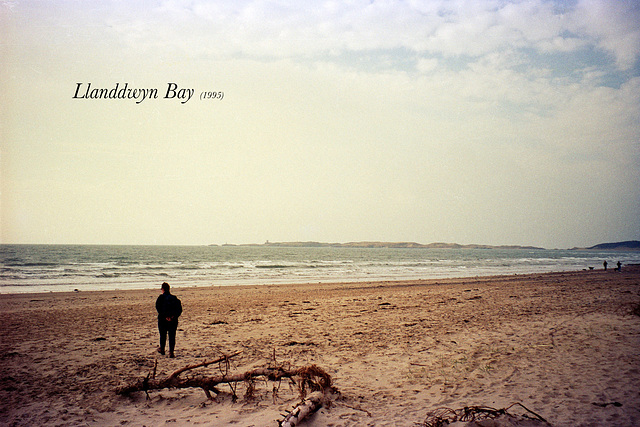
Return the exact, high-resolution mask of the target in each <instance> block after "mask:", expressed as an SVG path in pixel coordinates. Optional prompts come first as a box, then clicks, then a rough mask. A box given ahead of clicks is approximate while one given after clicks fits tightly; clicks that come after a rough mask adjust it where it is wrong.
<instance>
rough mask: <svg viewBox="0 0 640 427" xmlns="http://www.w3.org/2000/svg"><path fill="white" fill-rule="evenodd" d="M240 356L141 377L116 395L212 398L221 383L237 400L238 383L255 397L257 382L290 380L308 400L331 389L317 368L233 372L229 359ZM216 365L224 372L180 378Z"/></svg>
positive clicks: (267, 368)
mask: <svg viewBox="0 0 640 427" xmlns="http://www.w3.org/2000/svg"><path fill="white" fill-rule="evenodd" d="M238 354H240V352H236V353H233V354H231V355H229V356H223V357H220V358H218V359H215V360H211V361H206V362H202V363H198V364H195V365H189V366H185V367H184V368H181V369H178V370H177V371H175V372H173V373H172V374H171V375H169V376H168V377H166V378H163V379H159V380H158V379H156V378H155V374H154V376H153V377H152V376H151V374H149V375H147V376H146V377H145V378H140V379H138V380H136V381H133V382H132V383H130V384H127V385H125V386H122V387H118V388H117V389H116V394H119V395H127V394H130V393H133V392H137V391H144V392H145V393H147V396H148V392H149V391H150V390H161V389H166V388H200V389H202V390H203V391H204V392H205V394H206V395H207V397H208V398H209V399H212V395H211V392H212V391H213V392H214V393H216V394H218V393H219V391H218V389H217V388H216V386H218V385H220V384H228V385H229V386H230V387H231V391H232V393H233V398H234V399H236V398H237V396H236V393H235V390H236V386H237V384H238V383H241V382H245V383H246V384H247V395H248V396H251V395H252V393H253V390H254V382H255V380H256V379H264V380H268V381H274V382H277V381H280V380H282V379H283V378H288V379H290V380H291V381H292V382H293V383H294V384H296V385H297V387H298V391H299V393H300V396H301V397H305V396H306V394H307V391H311V392H315V391H320V392H324V391H325V390H329V389H330V388H331V376H330V375H329V374H328V373H326V372H325V371H324V370H323V369H321V368H319V367H317V366H316V365H310V366H304V367H302V368H298V369H285V368H283V367H282V366H275V367H266V368H257V369H252V370H250V371H247V372H244V373H229V359H231V358H232V357H234V356H237V355H238ZM215 363H218V364H224V365H225V366H224V369H222V368H221V369H220V370H221V372H222V373H221V374H220V375H216V376H204V375H193V376H190V377H186V378H182V377H181V376H180V375H181V374H183V373H184V372H187V371H191V370H193V369H195V368H200V367H205V366H209V365H212V364H215ZM154 371H155V368H154ZM296 380H297V381H296ZM274 393H275V389H274Z"/></svg>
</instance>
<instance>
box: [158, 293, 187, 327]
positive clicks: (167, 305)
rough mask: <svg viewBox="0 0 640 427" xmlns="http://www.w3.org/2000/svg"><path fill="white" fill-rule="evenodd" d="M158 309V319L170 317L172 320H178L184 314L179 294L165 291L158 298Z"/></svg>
mask: <svg viewBox="0 0 640 427" xmlns="http://www.w3.org/2000/svg"><path fill="white" fill-rule="evenodd" d="M156 310H158V319H162V320H165V319H167V318H170V319H171V320H172V321H177V320H178V317H180V315H181V314H182V303H181V302H180V300H179V299H178V297H177V296H175V295H172V294H168V293H164V294H162V295H160V296H158V299H157V300H156Z"/></svg>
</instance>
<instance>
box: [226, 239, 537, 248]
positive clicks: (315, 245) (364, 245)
mask: <svg viewBox="0 0 640 427" xmlns="http://www.w3.org/2000/svg"><path fill="white" fill-rule="evenodd" d="M222 246H271V247H282V248H427V249H544V248H538V247H535V246H517V245H503V246H492V245H475V244H472V245H461V244H458V243H429V244H422V243H416V242H348V243H323V242H270V241H268V240H267V241H266V242H265V243H254V244H242V245H231V244H224V245H222Z"/></svg>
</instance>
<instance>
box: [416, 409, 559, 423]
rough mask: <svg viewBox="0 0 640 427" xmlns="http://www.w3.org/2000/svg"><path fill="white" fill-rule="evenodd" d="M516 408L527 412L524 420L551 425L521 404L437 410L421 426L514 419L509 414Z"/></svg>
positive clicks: (431, 412) (512, 415) (429, 414)
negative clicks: (502, 406)
mask: <svg viewBox="0 0 640 427" xmlns="http://www.w3.org/2000/svg"><path fill="white" fill-rule="evenodd" d="M514 406H519V407H521V408H522V409H524V410H525V411H526V413H524V414H522V415H521V416H522V417H524V418H528V419H532V420H536V421H540V422H542V423H544V424H546V425H550V424H549V422H548V421H547V420H545V419H544V418H542V417H541V416H540V415H538V414H536V413H535V412H533V411H532V410H530V409H528V408H527V407H525V406H524V405H523V404H521V403H512V404H511V405H509V406H508V407H506V408H502V409H495V408H491V407H488V406H465V407H464V408H461V409H451V408H444V407H443V408H437V409H434V410H433V411H430V412H429V413H428V414H427V416H426V418H425V420H424V422H423V423H422V424H419V425H420V426H422V427H443V426H446V425H448V424H451V423H454V422H456V421H463V422H469V421H479V420H487V419H495V418H498V417H502V416H507V417H513V418H515V417H516V416H515V415H514V414H511V413H509V410H510V409H511V408H513V407H514Z"/></svg>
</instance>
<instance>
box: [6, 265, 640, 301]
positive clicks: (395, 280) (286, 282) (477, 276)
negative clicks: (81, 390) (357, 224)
mask: <svg viewBox="0 0 640 427" xmlns="http://www.w3.org/2000/svg"><path fill="white" fill-rule="evenodd" d="M638 268H640V264H634V263H631V264H626V265H625V266H624V267H623V270H624V269H626V270H627V271H629V270H630V269H631V270H635V269H638ZM598 271H601V272H604V271H603V270H602V268H593V269H587V268H581V269H571V268H569V269H567V270H561V269H560V270H553V271H537V272H513V273H487V274H470V275H458V276H456V275H455V273H454V274H452V275H450V276H449V275H443V276H439V277H431V278H392V277H389V278H369V279H367V278H360V279H348V280H338V279H333V278H332V279H327V280H318V281H309V280H301V281H295V280H289V279H281V281H268V280H269V279H265V280H267V281H265V282H260V281H259V280H252V279H246V280H245V281H246V282H247V283H231V284H203V285H191V284H183V283H180V282H179V281H178V283H179V284H177V285H174V284H173V283H174V282H172V281H171V280H170V279H166V278H163V279H157V280H155V281H153V283H154V285H153V286H152V285H147V286H145V287H124V288H122V289H117V288H115V287H109V288H108V289H78V288H75V289H73V290H60V291H58V290H49V291H25V292H3V291H2V289H3V288H2V287H0V297H3V296H10V295H47V294H77V293H90V292H144V291H147V292H148V291H150V290H155V289H156V288H159V286H160V284H161V283H162V282H165V281H166V282H169V283H170V284H171V286H172V288H174V289H209V288H214V289H215V288H235V287H246V288H251V287H255V286H285V287H286V286H325V285H346V284H359V285H362V284H373V283H398V284H401V283H408V282H411V283H421V284H425V285H428V284H430V283H434V282H438V283H448V282H451V281H460V280H472V279H487V278H501V277H523V276H538V275H553V274H567V273H569V274H571V273H583V272H584V273H591V274H592V273H596V272H598ZM610 272H614V269H613V268H609V269H608V270H607V273H610ZM151 282H152V281H146V282H145V283H151ZM156 284H157V286H156ZM116 285H117V284H116ZM116 285H114V286H116ZM121 285H122V286H130V285H127V284H124V283H123V284H121ZM52 286H58V285H52ZM73 286H74V285H69V287H73ZM85 286H86V285H85ZM80 287H81V286H80Z"/></svg>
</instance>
